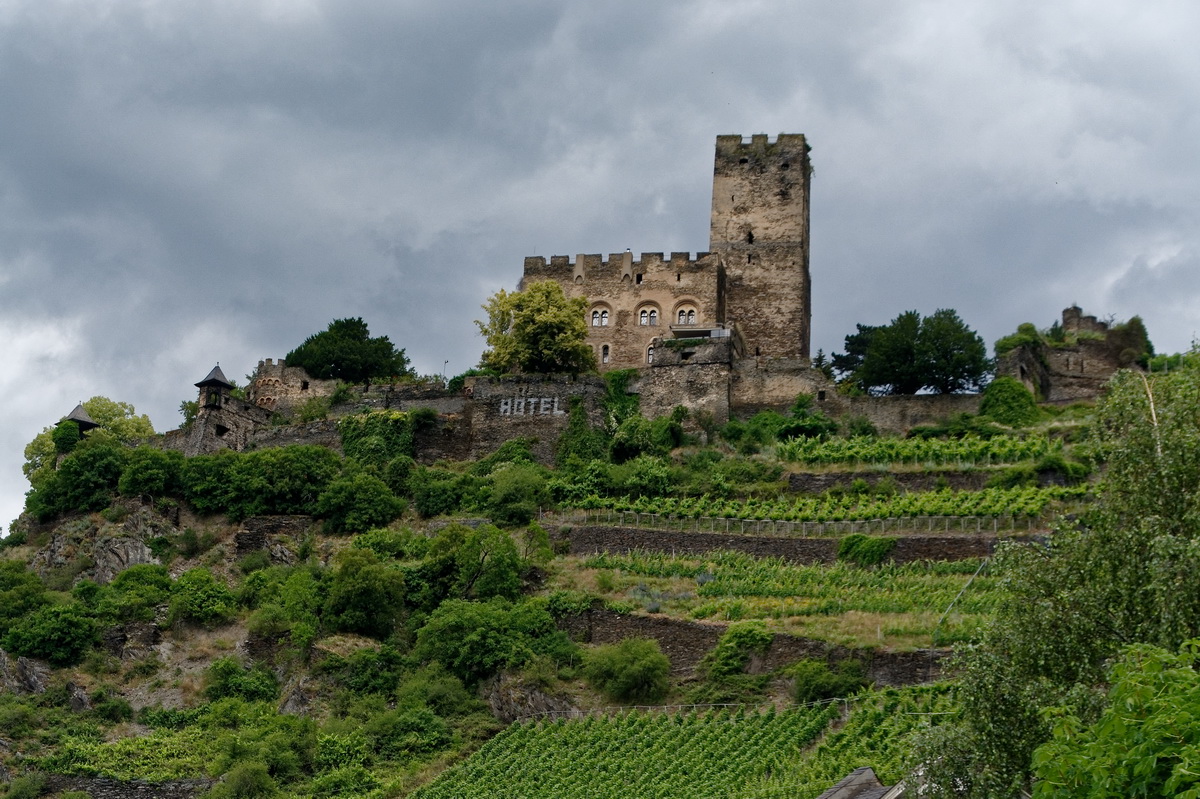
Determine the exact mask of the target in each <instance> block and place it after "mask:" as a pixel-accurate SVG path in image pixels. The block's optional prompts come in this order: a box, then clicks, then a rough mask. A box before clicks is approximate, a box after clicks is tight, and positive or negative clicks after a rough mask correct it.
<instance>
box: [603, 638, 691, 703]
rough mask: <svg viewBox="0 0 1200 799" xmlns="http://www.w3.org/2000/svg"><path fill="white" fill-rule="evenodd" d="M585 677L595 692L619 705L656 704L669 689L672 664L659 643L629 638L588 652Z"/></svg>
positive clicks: (646, 639)
mask: <svg viewBox="0 0 1200 799" xmlns="http://www.w3.org/2000/svg"><path fill="white" fill-rule="evenodd" d="M583 673H584V676H585V677H586V678H587V681H588V683H589V684H590V685H591V686H592V687H593V688H595V689H596V690H598V691H601V692H603V693H604V694H605V695H607V696H608V697H610V698H612V699H615V700H617V701H620V702H656V701H658V700H660V699H662V698H663V697H664V696H666V694H667V690H668V688H670V674H671V662H670V661H669V660H668V659H667V656H666V655H664V654H663V653H662V649H661V648H660V647H659V645H658V641H655V640H653V639H649V638H626V639H625V640H624V641H622V642H621V643H619V644H612V645H609V646H599V647H596V648H595V649H593V650H592V651H591V652H589V653H588V654H587V655H586V656H585V657H584V662H583Z"/></svg>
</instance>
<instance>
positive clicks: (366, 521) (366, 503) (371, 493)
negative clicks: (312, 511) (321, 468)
mask: <svg viewBox="0 0 1200 799" xmlns="http://www.w3.org/2000/svg"><path fill="white" fill-rule="evenodd" d="M404 508H405V502H404V500H402V499H399V498H397V497H396V495H394V494H393V493H392V491H391V489H390V488H388V487H387V484H386V483H384V482H383V481H382V480H380V479H379V478H378V477H375V476H374V475H370V474H367V473H366V472H358V473H356V474H352V475H344V476H342V477H339V478H338V479H336V480H334V481H333V482H331V483H330V484H329V485H328V487H326V489H325V490H324V491H323V492H321V495H320V496H319V497H318V498H317V508H316V510H317V515H318V516H322V517H324V519H325V531H326V532H328V533H333V534H335V535H337V534H342V533H362V532H366V531H367V530H369V529H371V528H372V527H382V526H383V525H386V524H388V523H389V522H391V521H392V520H393V519H395V518H396V517H397V516H399V515H400V514H401V513H403V512H404Z"/></svg>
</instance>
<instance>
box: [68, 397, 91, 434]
mask: <svg viewBox="0 0 1200 799" xmlns="http://www.w3.org/2000/svg"><path fill="white" fill-rule="evenodd" d="M62 422H74V423H75V424H77V425H79V432H81V433H86V432H87V431H88V430H91V429H92V428H94V427H99V426H100V425H99V424H98V423H97V422H96V420H95V419H93V418H92V417H91V416H88V412H87V410H86V409H84V407H83V403H82V402H81V403H79V404H78V405H76V406H75V410H73V411H71V412H70V413H68V414H67V415H66V417H64V418H63V420H62ZM62 422H59V424H62Z"/></svg>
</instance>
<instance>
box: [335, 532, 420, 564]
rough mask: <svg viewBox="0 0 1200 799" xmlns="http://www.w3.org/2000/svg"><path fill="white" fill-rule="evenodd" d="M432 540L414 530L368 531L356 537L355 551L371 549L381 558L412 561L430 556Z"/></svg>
mask: <svg viewBox="0 0 1200 799" xmlns="http://www.w3.org/2000/svg"><path fill="white" fill-rule="evenodd" d="M430 543H431V540H430V539H429V538H426V537H425V536H423V535H418V534H417V533H414V532H413V531H412V530H408V529H404V530H368V531H367V532H365V533H363V534H362V535H359V536H355V537H354V542H353V543H352V544H351V546H352V547H354V548H355V549H369V550H371V551H372V552H374V553H375V554H376V555H378V556H379V557H381V558H396V559H398V560H410V559H418V558H423V557H425V556H426V555H427V554H429V545H430Z"/></svg>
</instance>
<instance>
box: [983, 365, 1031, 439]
mask: <svg viewBox="0 0 1200 799" xmlns="http://www.w3.org/2000/svg"><path fill="white" fill-rule="evenodd" d="M979 415H980V416H986V417H988V418H989V419H993V420H995V421H997V422H999V423H1000V424H1006V425H1008V426H1009V427H1024V426H1025V425H1029V424H1033V423H1034V422H1036V421H1037V420H1038V416H1039V413H1038V407H1037V402H1035V401H1034V398H1033V395H1032V394H1030V393H1029V389H1027V388H1025V386H1024V384H1023V383H1021V381H1019V380H1017V379H1016V378H1013V377H997V378H996V379H995V380H993V381H992V382H991V383H989V384H988V387H987V388H985V389H984V390H983V400H982V401H981V402H980V404H979Z"/></svg>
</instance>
